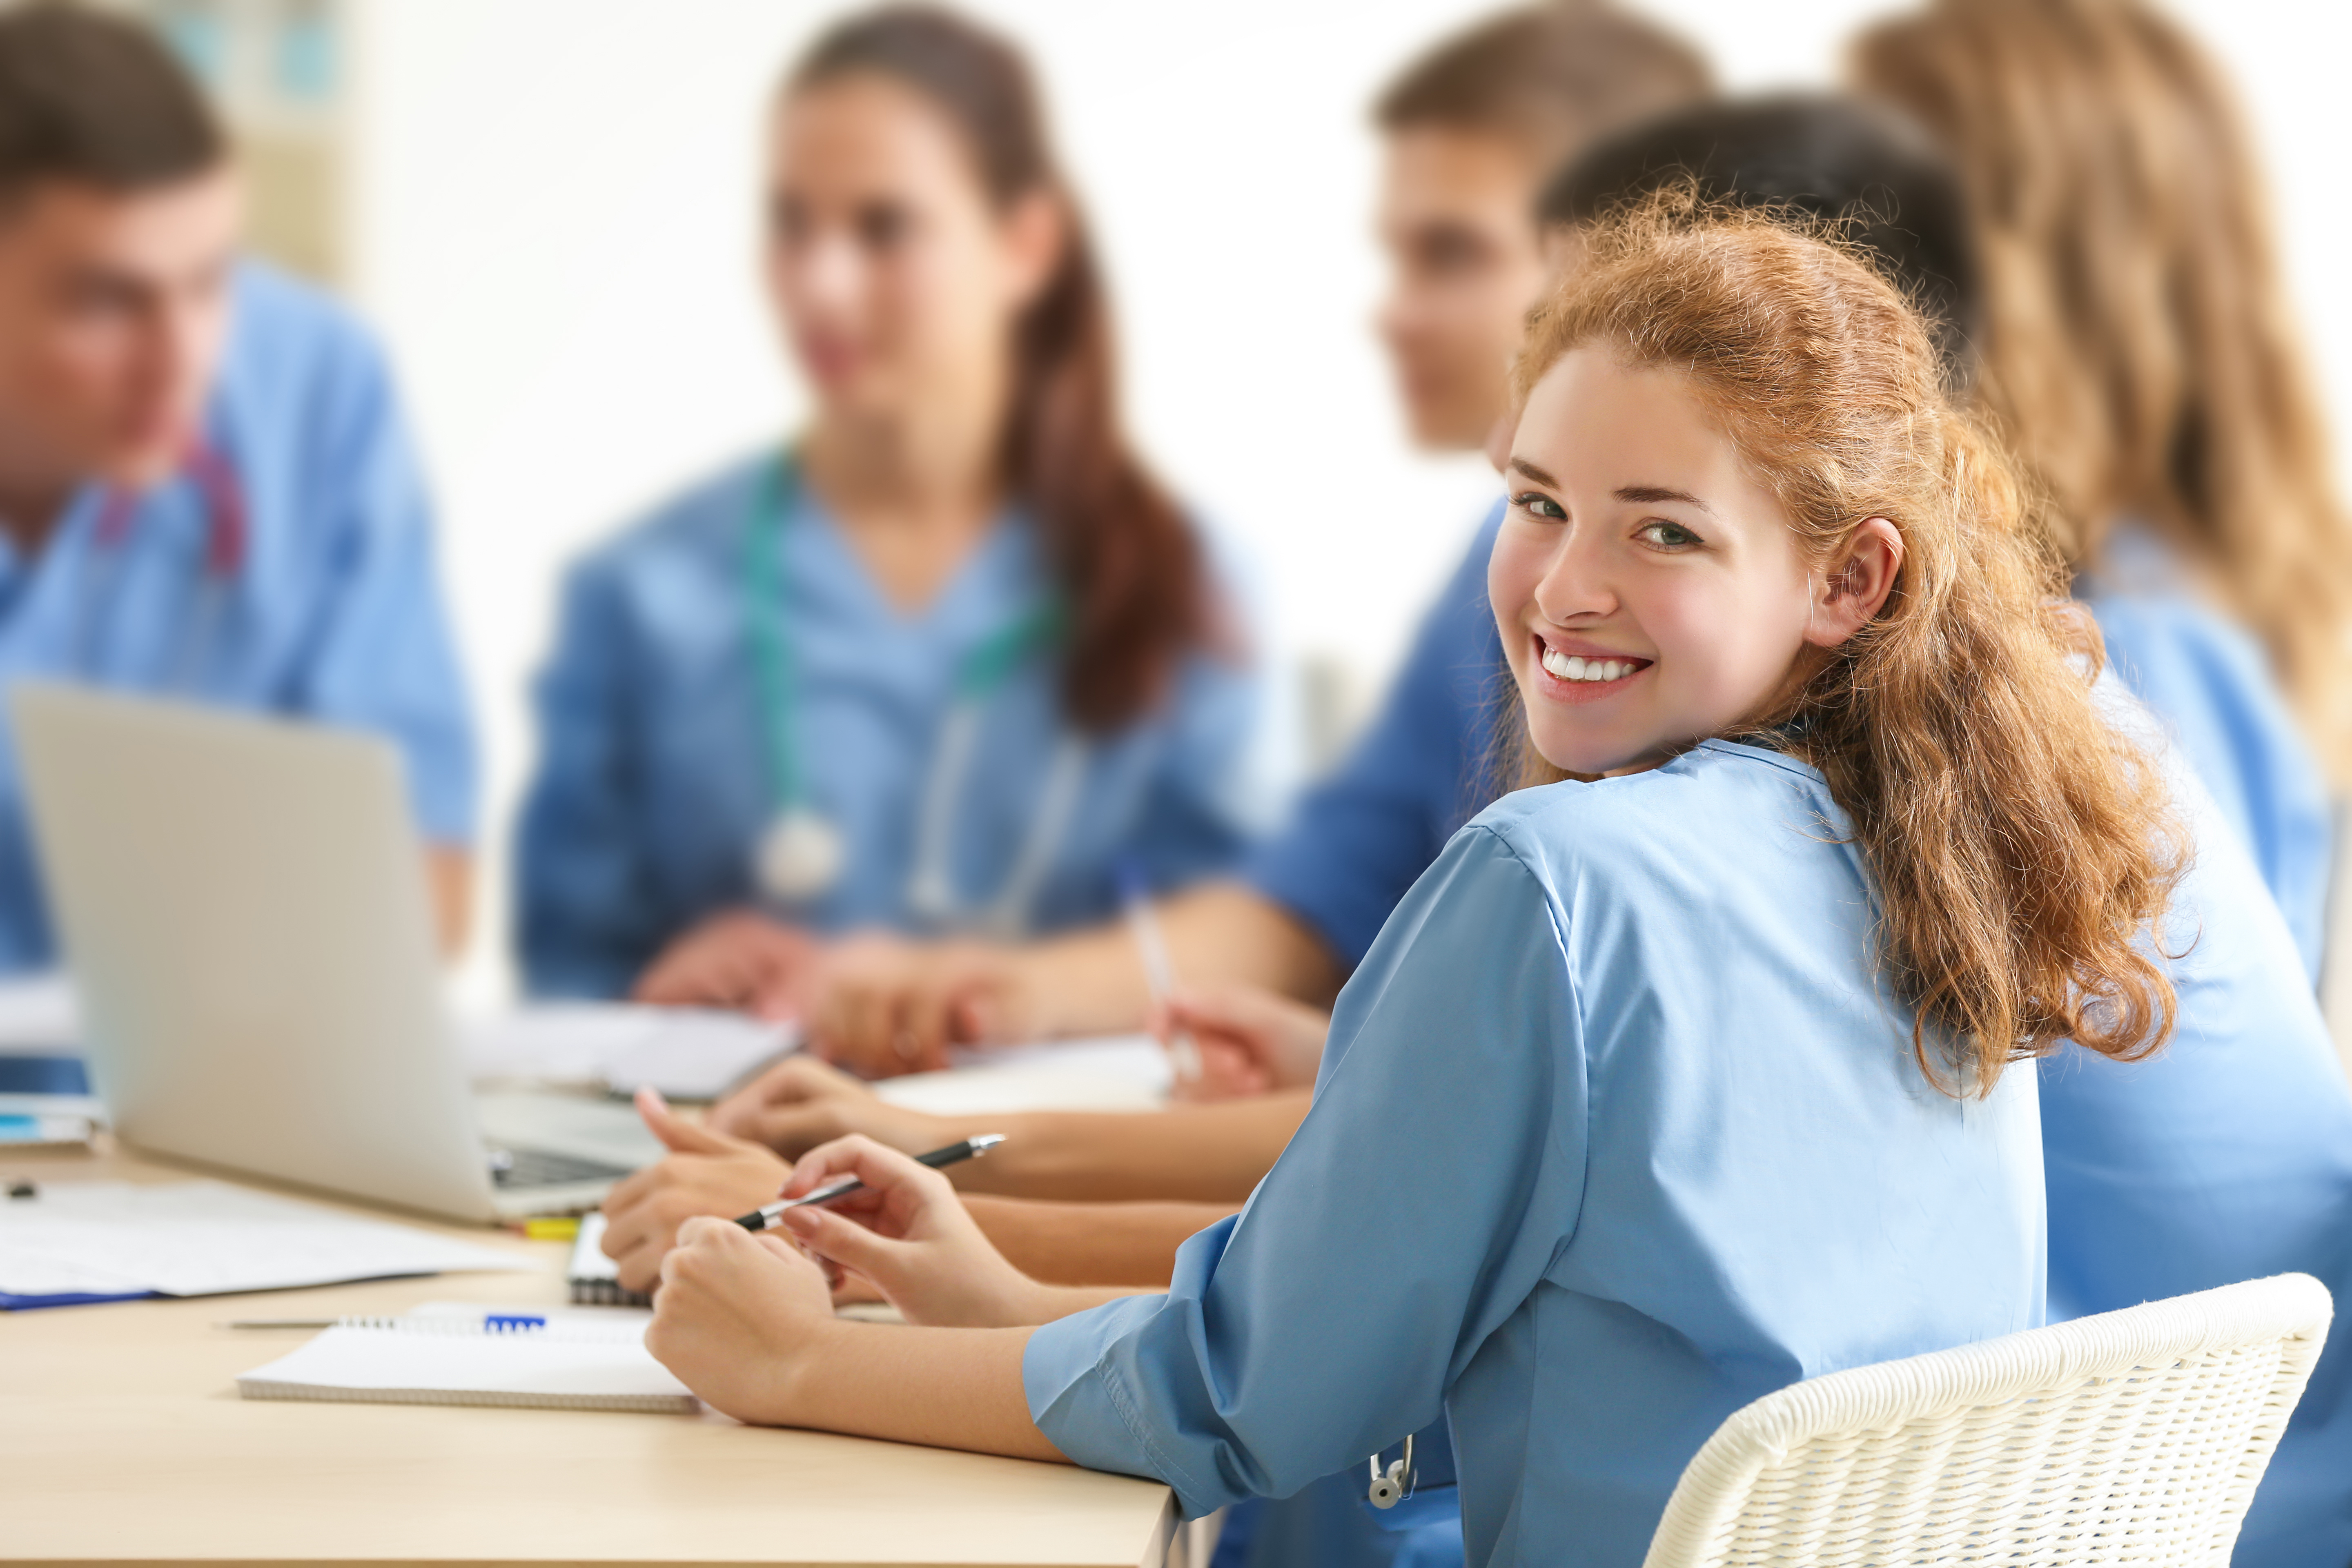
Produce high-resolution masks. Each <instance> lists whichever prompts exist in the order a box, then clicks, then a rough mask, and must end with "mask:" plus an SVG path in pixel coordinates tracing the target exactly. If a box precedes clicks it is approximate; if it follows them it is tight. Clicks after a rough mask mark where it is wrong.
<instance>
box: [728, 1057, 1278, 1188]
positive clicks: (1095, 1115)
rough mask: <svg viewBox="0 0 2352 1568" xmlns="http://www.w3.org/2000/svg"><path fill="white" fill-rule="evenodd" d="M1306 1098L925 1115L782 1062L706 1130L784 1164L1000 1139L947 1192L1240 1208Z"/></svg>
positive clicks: (834, 1076)
mask: <svg viewBox="0 0 2352 1568" xmlns="http://www.w3.org/2000/svg"><path fill="white" fill-rule="evenodd" d="M1312 1093H1313V1091H1312V1090H1311V1089H1288V1090H1285V1091H1282V1092H1280V1093H1276V1094H1268V1095H1264V1096H1260V1097H1259V1098H1257V1099H1255V1100H1222V1101H1219V1102H1217V1103H1215V1104H1213V1105H1173V1106H1170V1107H1169V1108H1168V1109H1166V1110H1141V1111H1076V1110H1067V1111H1058V1110H1038V1111H1024V1112H1019V1113H1015V1114H1013V1115H997V1116H932V1115H929V1114H927V1113H925V1112H922V1111H917V1110H907V1109H905V1108H904V1107H901V1106H896V1105H891V1104H889V1103H887V1101H885V1100H880V1099H878V1098H877V1097H876V1095H875V1094H874V1091H873V1090H871V1089H867V1088H866V1086H865V1085H864V1084H862V1083H860V1082H858V1081H857V1080H856V1079H853V1078H851V1077H849V1076H848V1075H847V1074H845V1073H843V1072H839V1071H836V1070H835V1069H834V1068H829V1067H827V1066H825V1065H824V1063H823V1062H818V1061H813V1060H810V1059H809V1058H805V1057H793V1058H788V1059H787V1060H785V1061H782V1062H780V1063H778V1064H777V1065H776V1066H775V1067H773V1068H770V1069H769V1070H768V1071H767V1072H766V1073H764V1074H762V1075H761V1077H760V1078H759V1079H756V1080H755V1081H754V1082H752V1083H751V1084H750V1085H749V1086H747V1087H746V1088H744V1089H740V1090H738V1091H737V1092H736V1093H735V1094H733V1095H731V1096H730V1097H729V1098H728V1099H727V1100H725V1101H724V1102H723V1103H721V1104H720V1105H719V1106H718V1107H717V1108H716V1109H715V1110H713V1111H712V1112H711V1116H710V1123H711V1125H712V1127H714V1128H715V1129H717V1130H718V1131H720V1132H723V1133H727V1134H729V1135H730V1136H733V1137H737V1138H745V1139H750V1140H751V1141H752V1142H759V1143H762V1144H765V1145H766V1146H767V1147H769V1148H771V1149H773V1150H775V1151H776V1152H778V1153H780V1154H782V1155H783V1156H784V1157H785V1158H786V1159H798V1158H799V1157H800V1156H801V1155H802V1154H803V1153H805V1152H807V1151H809V1150H810V1149H813V1148H815V1147H816V1146H817V1145H818V1144H820V1143H829V1142H833V1141H834V1140H835V1139H837V1138H843V1137H846V1136H848V1135H849V1134H851V1133H863V1134H865V1135H866V1136H867V1137H869V1138H872V1139H873V1140H874V1141H875V1142H878V1143H881V1144H884V1145H886V1146H887V1147H889V1148H893V1149H898V1150H901V1151H903V1152H906V1153H909V1154H919V1153H921V1152H924V1151H925V1150H928V1149H936V1148H939V1147H940V1145H942V1144H947V1143H953V1142H957V1141H958V1140H960V1139H963V1138H970V1137H973V1136H976V1135H977V1134H980V1133H982V1132H1002V1133H1003V1134H1004V1142H1003V1145H1001V1146H1000V1147H998V1148H996V1149H994V1150H992V1151H991V1152H989V1154H988V1157H987V1158H986V1159H982V1160H972V1161H969V1162H967V1163H964V1164H961V1165H959V1166H957V1167H956V1168H955V1170H954V1172H953V1173H952V1174H953V1176H954V1180H955V1184H956V1185H958V1186H959V1187H961V1188H963V1189H964V1190H965V1191H967V1192H980V1193H1003V1194H1010V1195H1013V1196H1019V1197H1034V1198H1066V1199H1076V1200H1081V1201H1091V1202H1114V1201H1119V1200H1126V1199H1148V1198H1157V1199H1177V1200H1181V1201H1184V1202H1190V1203H1211V1204H1215V1203H1224V1204H1239V1203H1241V1202H1242V1201H1243V1200H1244V1199H1246V1198H1247V1197H1248V1196H1249V1194H1250V1189H1251V1188H1253V1187H1255V1185H1256V1184H1257V1182H1258V1178H1259V1177H1261V1176H1263V1175H1265V1173H1266V1170H1267V1168H1268V1167H1269V1166H1271V1165H1272V1164H1273V1163H1274V1162H1275V1160H1276V1157H1277V1156H1278V1155H1280V1154H1281V1152H1282V1147H1283V1145H1284V1144H1285V1143H1286V1142H1289V1139H1290V1134H1291V1133H1292V1131H1295V1130H1296V1129H1297V1126H1298V1120H1299V1118H1300V1117H1302V1116H1304V1115H1306V1114H1307V1101H1308V1100H1309V1099H1311V1098H1312Z"/></svg>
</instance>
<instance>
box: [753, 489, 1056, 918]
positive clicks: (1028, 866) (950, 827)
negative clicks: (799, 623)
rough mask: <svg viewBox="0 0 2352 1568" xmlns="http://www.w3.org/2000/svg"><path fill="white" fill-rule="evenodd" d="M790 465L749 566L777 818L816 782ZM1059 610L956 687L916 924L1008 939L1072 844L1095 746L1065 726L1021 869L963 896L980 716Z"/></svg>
mask: <svg viewBox="0 0 2352 1568" xmlns="http://www.w3.org/2000/svg"><path fill="white" fill-rule="evenodd" d="M792 468H793V465H792V458H791V455H790V454H789V453H782V454H779V455H778V457H777V458H776V459H775V461H774V462H773V463H772V465H770V466H769V467H768V468H767V470H766V472H765V473H764V474H763V475H762V476H761V482H760V484H759V487H758V489H757V491H756V496H755V500H754V510H753V515H752V518H751V532H752V537H751V551H750V552H749V554H750V559H749V560H748V562H747V563H746V565H747V570H746V572H745V574H744V581H745V584H746V586H747V590H748V592H749V594H750V595H751V598H752V600H753V603H751V605H749V606H748V609H749V611H750V620H751V635H752V637H753V639H754V644H755V651H756V654H757V657H758V661H759V676H760V679H759V695H760V704H761V717H762V719H763V721H764V722H765V729H766V731H767V734H766V740H767V752H768V765H769V774H770V790H771V795H772V808H773V810H774V811H775V812H776V813H777V815H778V816H782V815H784V814H787V813H792V812H795V811H807V810H809V806H808V803H807V794H808V781H807V777H806V774H805V773H804V771H803V768H802V766H801V757H800V744H799V737H798V735H797V734H796V733H794V725H793V712H792V708H793V691H792V687H793V679H794V677H795V675H796V674H797V670H796V667H795V661H794V659H793V649H792V637H791V630H790V627H789V626H788V625H787V624H786V621H785V617H784V559H783V535H784V524H785V520H786V516H787V513H788V511H789V508H790V505H791V500H792V494H793V472H792ZM1053 621H1054V617H1053V616H1051V615H1050V614H1046V615H1042V616H1041V615H1040V614H1038V613H1034V612H1033V613H1032V614H1031V615H1029V616H1023V617H1021V618H1020V619H1019V620H1017V621H1016V622H1014V623H1013V626H1010V627H1008V628H1007V630H1006V631H1005V632H1003V633H1000V634H999V635H998V636H997V637H992V638H991V639H989V642H988V643H987V644H985V645H983V647H982V648H981V649H979V650H976V652H975V655H974V656H973V662H974V664H975V666H976V667H977V668H978V670H979V673H978V674H977V675H976V676H975V675H972V674H971V672H960V673H959V676H958V678H957V681H956V691H955V695H954V697H953V700H951V701H950V705H949V708H948V711H947V714H946V717H945V718H944V719H943V720H942V721H940V731H939V735H938V738H937V739H936V740H935V741H934V742H933V743H932V746H931V753H930V757H929V762H928V763H927V764H926V767H925V770H924V780H923V785H922V788H921V790H920V791H919V794H918V795H917V797H916V802H917V804H916V816H915V847H914V857H913V864H912V866H911V867H910V868H909V869H908V878H907V889H906V897H907V904H908V909H909V910H911V911H912V912H913V913H914V914H915V915H916V916H918V917H919V919H921V920H924V921H928V922H930V923H933V924H936V925H940V926H956V925H971V926H976V927H977V928H979V929H981V930H983V931H987V932H988V933H990V934H991V935H993V936H998V937H1003V938H1011V937H1016V936H1020V935H1023V934H1024V933H1025V932H1026V931H1027V929H1028V926H1029V921H1030V918H1031V914H1032V911H1033V910H1034V907H1035V904H1036V900H1037V895H1038V892H1039V891H1040V889H1042V888H1043V887H1044V885H1045V878H1046V876H1047V875H1048V874H1049V873H1050V872H1051V871H1052V869H1053V864H1054V859H1055V856H1056V855H1058V854H1059V853H1060V851H1061V848H1062V846H1063V844H1064V842H1065V841H1066V839H1067V837H1068V834H1069V827H1070V824H1071V822H1072V821H1073V820H1074V819H1075V818H1076V815H1077V802H1078V795H1079V792H1080V791H1081V789H1082V788H1083V787H1084V785H1085V782H1086V772H1087V763H1088V762H1089V761H1090V759H1091V755H1092V747H1091V744H1090V742H1088V741H1087V738H1086V737H1085V736H1083V735H1081V734H1078V733H1076V732H1074V731H1070V730H1069V729H1068V728H1066V727H1065V728H1064V729H1063V731H1062V732H1061V734H1060V735H1059V736H1058V737H1057V738H1056V740H1055V746H1054V755H1053V758H1052V761H1051V762H1050V763H1048V765H1047V771H1046V775H1045V786H1044V788H1042V789H1041V790H1040V791H1039V792H1038V798H1037V805H1036V806H1035V808H1034V810H1033V811H1032V812H1031V813H1030V818H1029V823H1028V826H1027V828H1026V830H1025V831H1024V834H1023V835H1022V840H1021V844H1020V847H1019V848H1018V849H1017V850H1016V852H1015V853H1014V856H1013V864H1012V866H1011V868H1009V869H1008V870H1007V872H1006V873H1005V879H1004V881H1003V885H1002V886H1001V887H999V889H997V892H996V896H995V897H993V898H992V899H990V900H987V902H986V903H985V904H984V905H982V906H981V907H980V908H979V910H978V913H977V918H976V919H975V918H973V917H974V910H973V906H971V905H970V904H967V903H966V902H965V901H964V900H962V899H961V898H960V897H959V896H958V894H957V893H956V890H955V885H954V880H953V877H952V874H951V872H950V865H951V864H952V862H953V858H954V837H955V818H956V815H957V814H956V806H957V804H958V802H959V800H960V798H961V797H962V796H963V795H964V793H965V792H964V785H965V784H968V783H969V782H970V780H971V767H972V763H973V761H974V758H975V756H976V754H977V753H978V752H979V750H980V739H981V717H982V710H983V708H984V706H985V704H986V702H987V700H988V698H989V697H990V696H991V695H992V693H993V691H994V690H995V689H996V687H997V685H998V684H999V683H1000V682H1001V681H1002V679H1003V677H1004V675H1005V674H1007V673H1009V672H1010V670H1011V668H1013V665H1014V663H1015V662H1016V661H1017V658H1018V656H1019V652H1020V650H1021V649H1022V648H1023V647H1026V646H1028V645H1029V644H1031V643H1033V642H1034V641H1035V640H1036V638H1037V636H1038V634H1037V632H1036V630H1035V627H1036V626H1047V627H1049V628H1050V626H1051V625H1052V624H1053Z"/></svg>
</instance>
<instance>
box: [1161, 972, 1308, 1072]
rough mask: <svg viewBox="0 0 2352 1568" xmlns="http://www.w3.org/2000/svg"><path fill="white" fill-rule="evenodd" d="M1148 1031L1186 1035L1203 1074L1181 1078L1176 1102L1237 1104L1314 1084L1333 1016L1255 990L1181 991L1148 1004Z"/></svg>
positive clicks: (1193, 988) (1195, 988)
mask: <svg viewBox="0 0 2352 1568" xmlns="http://www.w3.org/2000/svg"><path fill="white" fill-rule="evenodd" d="M1149 1023H1150V1029H1151V1032H1152V1033H1153V1034H1155V1035H1157V1036H1159V1037H1160V1039H1161V1040H1162V1041H1166V1040H1167V1039H1169V1038H1170V1037H1171V1036H1173V1035H1175V1034H1177V1033H1179V1032H1180V1031H1181V1032H1183V1033H1188V1034H1190V1035H1191V1036H1192V1040H1193V1043H1194V1045H1195V1046H1196V1047H1198V1049H1199V1052H1200V1059H1201V1071H1200V1075H1199V1076H1198V1077H1197V1078H1194V1079H1189V1080H1185V1079H1180V1080H1179V1081H1178V1082H1177V1084H1176V1085H1175V1088H1174V1091H1173V1092H1174V1097H1175V1098H1176V1099H1178V1100H1239V1099H1244V1098H1246V1097H1248V1096H1251V1095H1258V1094H1266V1093H1270V1092H1272V1091H1273V1090H1275V1089H1303V1088H1306V1087H1307V1086H1309V1085H1311V1084H1313V1083H1314V1081H1315V1074H1316V1071H1317V1069H1318V1068H1319V1067H1320V1066H1321V1065H1322V1061H1323V1041H1324V1037H1326V1036H1327V1035H1328V1034H1329V1033H1330V1029H1331V1016H1330V1015H1329V1014H1328V1013H1325V1012H1323V1011H1322V1010H1321V1009H1319V1008H1316V1007H1309V1006H1307V1005H1306V1004H1304V1003H1301V1002H1294V1001H1292V1000H1291V999H1290V998H1289V997H1287V996H1281V995H1277V994H1275V993H1274V992H1271V991H1267V990H1265V989H1263V988H1262V987H1259V986H1255V985H1202V986H1182V987H1179V988H1178V989H1177V990H1176V991H1175V992H1174V993H1172V994H1171V995H1170V996H1169V997H1168V999H1167V1001H1165V1002H1164V1003H1157V1004H1154V1005H1153V1006H1152V1009H1151V1013H1150V1019H1149Z"/></svg>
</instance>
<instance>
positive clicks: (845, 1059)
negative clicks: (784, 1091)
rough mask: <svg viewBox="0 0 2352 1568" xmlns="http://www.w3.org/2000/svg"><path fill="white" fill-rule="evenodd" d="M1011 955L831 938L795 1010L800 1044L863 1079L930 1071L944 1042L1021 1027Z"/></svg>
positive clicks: (977, 948)
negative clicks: (802, 1034) (803, 1037)
mask: <svg viewBox="0 0 2352 1568" xmlns="http://www.w3.org/2000/svg"><path fill="white" fill-rule="evenodd" d="M1020 982H1021V970H1020V965H1019V964H1018V963H1016V962H1015V960H1014V958H1013V954H1012V953H1011V952H1008V951H1007V950H1005V949H1003V948H1000V947H992V946H990V945H988V944H986V943H984V942H908V941H907V940H906V939H905V938H903V937H899V936H895V935H892V934H891V933H889V932H887V931H866V932H860V933H859V934H857V935H856V936H852V937H849V938H847V939H845V940H844V941H842V942H837V943H835V945H834V946H833V947H832V948H831V949H829V950H828V951H827V952H826V953H825V955H824V962H823V963H821V964H819V965H818V966H817V970H816V973H815V974H814V978H813V979H812V981H811V983H810V989H809V994H808V995H807V998H806V1000H807V1004H808V1005H807V1008H806V1010H805V1011H804V1012H803V1014H802V1015H801V1017H802V1022H803V1025H804V1026H805V1027H806V1029H807V1032H808V1043H809V1048H810V1049H812V1050H814V1051H815V1052H816V1053H817V1054H818V1055H819V1056H821V1057H823V1058H825V1059H826V1060H827V1061H830V1062H836V1063H838V1064H840V1065H841V1066H844V1067H846V1068H850V1069H852V1070H853V1071H856V1072H859V1073H862V1074H864V1075H865V1076H866V1077H867V1078H889V1077H893V1076H895V1075H896V1074H898V1073H906V1072H931V1071H935V1070H937V1069H938V1068H943V1067H945V1066H947V1065H948V1047H950V1046H968V1045H978V1044H981V1043H982V1042H983V1041H998V1042H1002V1041H1007V1040H1017V1039H1022V1038H1024V1037H1027V1035H1028V1034H1029V1033H1030V1028H1029V1017H1030V1015H1031V1012H1032V1009H1031V1008H1030V1007H1029V1006H1028V1005H1027V1002H1026V1000H1025V998H1026V992H1025V991H1024V988H1023V986H1022V984H1021V983H1020Z"/></svg>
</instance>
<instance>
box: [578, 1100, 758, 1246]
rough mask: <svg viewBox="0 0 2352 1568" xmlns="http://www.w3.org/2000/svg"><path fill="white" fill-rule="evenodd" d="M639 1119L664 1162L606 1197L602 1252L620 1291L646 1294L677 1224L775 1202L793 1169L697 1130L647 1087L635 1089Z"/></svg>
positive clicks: (744, 1143)
mask: <svg viewBox="0 0 2352 1568" xmlns="http://www.w3.org/2000/svg"><path fill="white" fill-rule="evenodd" d="M637 1113H638V1114H639V1115H640V1116H642V1117H644V1118H645V1120H646V1126H647V1127H648V1128H651V1129H652V1130H653V1134H654V1136H655V1137H656V1138H659V1139H660V1140H661V1141H662V1146H663V1147H664V1148H666V1149H667V1150H668V1151H669V1158H667V1159H666V1160H664V1161H662V1162H661V1163H659V1164H657V1165H648V1166H646V1168H645V1169H644V1170H642V1171H638V1172H635V1173H632V1174H631V1175H629V1176H627V1177H625V1179H623V1180H622V1182H621V1183H620V1184H619V1185H617V1186H615V1187H614V1189H613V1191H612V1193H611V1194H609V1195H608V1196H607V1197H606V1198H605V1199H604V1251H605V1253H606V1254H607V1255H608V1256H609V1257H611V1258H612V1259H613V1260H614V1262H615V1263H617V1264H619V1265H620V1279H621V1287H622V1289H626V1290H650V1289H653V1286H654V1281H655V1279H656V1278H657V1277H658V1276H659V1275H660V1272H661V1262H662V1258H663V1256H664V1255H665V1254H667V1252H668V1251H669V1249H670V1247H671V1246H672V1245H673V1244H674V1243H675V1242H676V1240H677V1231H678V1226H682V1225H684V1224H685V1223H686V1222H687V1221H688V1220H689V1219H691V1218H693V1217H694V1216H695V1215H725V1216H729V1217H732V1216H733V1215H739V1214H749V1213H751V1211H752V1210H753V1209H755V1208H758V1207H759V1206H760V1205H761V1204H764V1203H770V1202H772V1201H773V1200H774V1198H775V1196H776V1194H777V1193H779V1192H781V1191H782V1189H783V1185H784V1183H785V1182H786V1181H787V1180H789V1179H790V1178H791V1176H792V1173H793V1168H792V1166H791V1165H790V1164H788V1163H785V1162H784V1161H782V1160H781V1159H779V1158H778V1157H777V1156H776V1155H775V1154H774V1153H773V1152H771V1151H770V1150H768V1149H767V1148H765V1147H763V1146H762V1145H761V1144H758V1143H754V1142H749V1141H748V1140H745V1139H741V1138H730V1137H728V1136H726V1135H725V1134H723V1133H719V1132H714V1131H711V1130H710V1129H709V1128H708V1127H698V1126H696V1125H695V1124H694V1123H693V1122H691V1121H687V1120H686V1119H685V1118H683V1117H681V1116H679V1115H678V1114H677V1112H676V1111H674V1110H670V1108H669V1107H668V1106H667V1105H666V1104H664V1103H663V1101H662V1097H661V1096H660V1095H658V1094H656V1093H655V1092H654V1091H653V1090H652V1089H639V1090H638V1091H637Z"/></svg>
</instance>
